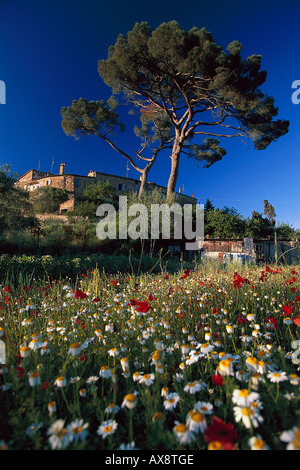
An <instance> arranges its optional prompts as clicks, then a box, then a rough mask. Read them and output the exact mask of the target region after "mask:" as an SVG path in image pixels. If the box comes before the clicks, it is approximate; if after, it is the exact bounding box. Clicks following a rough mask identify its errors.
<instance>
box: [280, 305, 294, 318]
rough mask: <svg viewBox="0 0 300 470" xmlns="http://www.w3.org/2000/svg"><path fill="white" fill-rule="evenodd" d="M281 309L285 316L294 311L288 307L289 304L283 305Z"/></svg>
mask: <svg viewBox="0 0 300 470" xmlns="http://www.w3.org/2000/svg"><path fill="white" fill-rule="evenodd" d="M282 310H283V312H284V314H285V316H289V315H291V314H292V313H293V312H294V309H293V308H292V307H290V306H289V305H283V307H282Z"/></svg>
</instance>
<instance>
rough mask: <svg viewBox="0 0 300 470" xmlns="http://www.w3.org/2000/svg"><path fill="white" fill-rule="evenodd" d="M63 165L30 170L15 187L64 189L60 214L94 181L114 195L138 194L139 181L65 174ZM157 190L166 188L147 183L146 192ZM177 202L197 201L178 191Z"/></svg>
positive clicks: (93, 173) (104, 175) (93, 174)
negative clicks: (55, 169) (52, 169)
mask: <svg viewBox="0 0 300 470" xmlns="http://www.w3.org/2000/svg"><path fill="white" fill-rule="evenodd" d="M65 166H66V165H65V163H61V164H60V168H59V173H58V174H52V173H50V172H45V171H39V170H34V169H31V170H29V171H27V172H26V173H25V174H24V175H23V176H21V177H20V178H18V180H17V181H16V185H17V186H19V187H21V188H23V189H25V190H27V191H36V190H37V189H38V188H41V187H43V186H52V187H53V188H61V189H66V190H67V191H68V196H69V198H68V200H67V201H66V202H64V203H63V204H61V205H60V214H63V213H64V212H66V211H68V210H73V209H74V208H75V207H76V205H77V204H78V200H79V197H80V195H81V194H82V192H83V191H84V190H85V189H86V188H87V187H88V186H89V185H90V184H93V183H95V182H96V181H102V182H106V181H107V182H109V183H110V184H111V185H112V186H113V187H114V188H115V191H116V195H117V196H118V195H120V194H122V193H124V192H126V191H127V192H136V193H137V192H138V191H139V187H140V180H139V179H134V178H128V177H125V176H117V175H111V174H109V173H102V172H100V171H94V170H91V171H90V172H89V173H88V175H87V176H84V175H77V174H73V173H66V171H65ZM155 189H158V190H159V191H160V192H161V194H162V195H166V194H167V188H166V187H164V186H160V185H158V184H156V183H151V182H149V183H147V187H146V191H153V190H155ZM177 196H178V202H180V203H182V204H197V199H196V198H195V197H194V195H192V196H188V195H186V194H183V193H182V192H181V191H180V189H179V192H178V193H177Z"/></svg>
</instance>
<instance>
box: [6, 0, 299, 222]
mask: <svg viewBox="0 0 300 470" xmlns="http://www.w3.org/2000/svg"><path fill="white" fill-rule="evenodd" d="M299 19H300V1H299V0H286V1H276V0H272V1H269V0H260V1H258V0H252V1H251V2H250V1H243V2H241V1H235V0H234V1H233V0H227V1H226V2H224V1H219V0H210V1H209V2H207V1H202V0H197V1H187V2H182V0H181V1H178V2H177V0H175V1H174V0H173V1H171V0H167V1H163V0H153V1H152V2H151V3H150V2H141V1H136V0H134V1H132V0H128V1H127V2H124V1H122V2H121V1H119V0H118V1H113V0H112V1H108V0H107V1H105V2H104V1H102V0H100V1H99V0H98V1H96V0H84V1H79V0H60V1H58V0H51V1H50V0H43V1H41V0H27V1H26V2H24V0H2V1H0V80H3V81H4V82H5V84H6V104H5V105H0V165H1V164H4V163H9V164H11V167H12V169H13V170H14V171H16V172H18V173H20V174H23V173H25V172H26V171H27V170H29V169H31V168H35V169H37V168H38V167H40V169H41V170H45V171H47V170H51V167H52V158H53V157H54V166H53V171H54V172H58V169H59V164H60V163H61V162H65V163H66V171H67V172H70V173H78V174H83V175H85V174H87V173H88V172H89V170H91V169H93V170H98V171H103V172H107V173H114V174H119V175H123V176H125V175H126V160H125V159H124V158H122V157H119V156H118V155H117V154H116V153H115V152H114V151H113V150H112V149H110V148H109V147H108V146H107V145H106V144H105V143H104V142H101V141H100V140H99V139H98V138H97V137H86V138H83V139H81V140H79V141H75V140H74V139H73V138H71V137H67V136H66V135H65V134H64V132H63V130H62V128H61V115H60V110H61V108H62V107H63V106H68V105H70V104H71V102H72V100H73V99H78V98H80V97H84V98H87V99H89V100H91V99H105V100H106V99H107V98H108V97H109V96H110V94H111V93H110V89H109V88H108V87H107V86H106V85H105V84H104V83H103V81H102V79H101V78H100V77H99V75H98V71H97V64H98V60H99V59H105V58H106V57H107V50H108V47H109V46H110V45H113V44H114V43H115V41H116V38H117V36H118V34H119V33H123V34H125V35H126V34H127V32H128V31H129V30H131V29H132V28H133V26H134V24H135V22H140V21H147V22H148V23H149V24H150V26H151V27H152V28H153V29H155V28H156V27H157V26H159V24H160V23H162V22H167V21H171V20H177V21H178V22H179V23H180V25H181V26H182V27H183V28H185V29H190V28H192V27H193V26H197V27H199V28H201V27H203V26H204V27H205V28H206V29H207V30H209V31H210V32H211V33H212V34H213V36H214V39H215V41H216V42H217V43H218V44H220V45H222V46H224V47H226V46H227V45H228V44H229V43H230V42H231V41H233V40H238V41H239V42H241V43H242V44H243V49H242V55H243V57H247V56H249V55H251V54H261V55H262V56H263V60H262V69H264V70H267V72H268V75H267V80H266V83H265V84H264V86H263V91H264V92H265V93H266V94H268V95H271V96H273V97H274V98H275V104H276V106H278V108H279V115H278V117H279V118H283V119H288V120H289V121H290V131H289V133H288V134H287V135H286V136H284V137H282V138H281V139H279V140H278V141H277V142H275V143H273V144H271V145H270V146H269V147H268V148H267V149H266V150H264V151H255V150H254V149H253V147H252V146H251V145H248V144H247V143H245V142H241V141H238V140H237V141H234V142H233V141H231V142H230V143H229V142H225V145H226V150H227V155H226V156H225V157H224V158H223V160H222V161H221V162H217V163H216V164H215V165H213V166H212V167H211V168H209V169H203V168H197V167H196V166H195V165H194V163H193V162H192V161H190V160H188V159H185V158H184V157H183V158H182V160H181V163H180V171H179V177H178V182H177V189H178V187H179V186H184V192H185V193H186V194H190V195H191V194H192V193H194V195H195V197H197V198H199V199H200V202H202V203H204V202H205V201H206V199H207V198H210V199H211V200H212V202H213V203H214V205H215V206H216V207H220V208H222V207H224V206H229V207H234V208H236V209H237V210H238V212H240V213H241V214H242V215H243V216H245V217H248V216H251V213H252V211H253V210H258V211H260V212H263V200H264V199H267V200H268V201H269V202H270V203H271V204H272V205H273V206H274V207H275V210H276V214H277V223H280V222H285V223H289V224H290V225H292V226H293V227H295V228H300V187H299V174H300V160H299V148H300V145H299V144H300V142H299V141H300V138H299V131H300V104H299V105H295V104H293V103H292V100H291V96H292V93H293V90H292V88H291V86H292V82H293V81H294V80H300V60H299V45H300V29H299ZM130 138H131V132H130V129H128V133H127V132H126V133H125V134H124V135H123V136H122V138H121V141H120V144H121V143H122V145H124V146H126V149H129V148H130V145H131V146H134V145H135V142H133V141H132V140H129V139H130ZM169 167H170V159H169V157H168V156H167V155H165V156H164V157H163V158H162V159H160V160H159V161H157V162H156V164H155V166H154V167H153V169H152V170H151V172H150V174H149V181H155V182H156V183H158V184H161V185H163V186H166V185H167V180H168V175H169ZM128 176H130V177H134V178H136V177H138V174H137V173H136V172H135V171H134V170H133V169H131V170H130V171H129V172H128Z"/></svg>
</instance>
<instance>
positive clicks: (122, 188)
mask: <svg viewBox="0 0 300 470" xmlns="http://www.w3.org/2000/svg"><path fill="white" fill-rule="evenodd" d="M124 189H125V185H124V184H122V183H118V184H117V190H118V191H124Z"/></svg>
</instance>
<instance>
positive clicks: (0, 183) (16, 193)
mask: <svg viewBox="0 0 300 470" xmlns="http://www.w3.org/2000/svg"><path fill="white" fill-rule="evenodd" d="M16 177H17V175H16V174H15V173H12V172H11V170H10V165H4V166H2V167H1V168H0V238H2V239H3V237H5V236H7V234H12V233H14V234H17V233H18V232H21V231H22V230H23V229H26V228H28V227H30V226H31V224H32V223H33V222H34V215H33V211H32V207H31V204H30V202H29V200H28V193H26V192H25V191H22V190H21V189H19V188H17V187H16V186H15V182H16Z"/></svg>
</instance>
